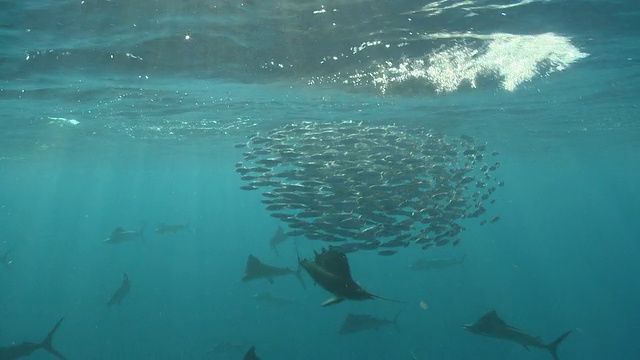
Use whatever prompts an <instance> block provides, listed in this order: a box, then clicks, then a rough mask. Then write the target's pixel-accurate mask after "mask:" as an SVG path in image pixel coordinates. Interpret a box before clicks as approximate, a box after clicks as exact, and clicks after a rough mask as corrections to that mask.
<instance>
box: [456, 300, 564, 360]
mask: <svg viewBox="0 0 640 360" xmlns="http://www.w3.org/2000/svg"><path fill="white" fill-rule="evenodd" d="M464 328H465V329H467V330H469V331H471V332H472V333H474V334H478V335H484V336H491V337H495V338H499V339H504V340H511V341H513V342H516V343H518V344H520V345H522V346H524V348H525V349H527V350H529V346H533V347H537V348H541V349H547V350H548V351H549V352H550V353H551V356H553V358H554V359H555V360H558V359H559V358H558V354H557V351H558V345H560V343H561V342H562V341H563V340H564V339H565V338H566V337H567V336H569V334H571V331H572V330H569V331H567V332H565V333H564V334H562V335H560V336H559V337H558V338H557V339H555V340H554V341H553V342H551V343H549V344H545V343H544V341H542V339H541V338H539V337H537V336H532V335H529V334H527V333H525V332H524V331H522V330H520V329H517V328H514V327H511V326H509V325H507V323H505V322H504V320H502V319H501V318H500V317H499V316H498V313H497V312H496V311H495V310H493V311H489V312H488V313H486V314H485V315H484V316H482V317H481V318H480V319H478V321H476V322H475V323H473V324H468V325H465V326H464Z"/></svg>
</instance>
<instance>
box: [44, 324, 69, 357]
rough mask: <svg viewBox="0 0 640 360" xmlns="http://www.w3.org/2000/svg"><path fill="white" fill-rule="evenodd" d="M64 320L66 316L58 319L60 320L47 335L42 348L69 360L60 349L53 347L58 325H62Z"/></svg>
mask: <svg viewBox="0 0 640 360" xmlns="http://www.w3.org/2000/svg"><path fill="white" fill-rule="evenodd" d="M62 320H64V318H62V319H60V320H58V322H57V323H56V325H55V326H54V327H53V329H51V331H49V334H47V337H45V338H44V340H42V348H43V349H45V350H46V351H48V352H50V353H51V354H53V355H54V356H56V357H57V358H58V359H61V360H67V358H66V357H65V356H64V355H62V354H61V353H60V352H59V351H58V350H56V349H54V348H53V335H55V333H56V331H58V327H60V324H61V323H62Z"/></svg>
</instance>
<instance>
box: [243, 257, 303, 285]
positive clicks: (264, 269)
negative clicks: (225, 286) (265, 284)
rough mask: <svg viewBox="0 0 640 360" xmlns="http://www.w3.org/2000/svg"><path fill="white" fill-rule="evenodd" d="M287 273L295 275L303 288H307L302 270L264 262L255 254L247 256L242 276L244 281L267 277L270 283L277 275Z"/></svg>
mask: <svg viewBox="0 0 640 360" xmlns="http://www.w3.org/2000/svg"><path fill="white" fill-rule="evenodd" d="M286 275H295V277H296V278H297V279H298V281H300V283H301V284H302V287H303V288H305V289H306V288H307V287H306V285H305V283H304V280H303V279H302V275H301V274H300V270H298V271H294V270H291V269H289V268H280V267H275V266H271V265H267V264H264V263H263V262H261V261H260V259H258V258H257V257H255V256H253V255H249V257H248V258H247V265H246V267H245V270H244V275H243V276H242V281H245V282H246V281H251V280H255V279H267V280H269V282H270V283H272V284H273V278H275V277H277V276H286Z"/></svg>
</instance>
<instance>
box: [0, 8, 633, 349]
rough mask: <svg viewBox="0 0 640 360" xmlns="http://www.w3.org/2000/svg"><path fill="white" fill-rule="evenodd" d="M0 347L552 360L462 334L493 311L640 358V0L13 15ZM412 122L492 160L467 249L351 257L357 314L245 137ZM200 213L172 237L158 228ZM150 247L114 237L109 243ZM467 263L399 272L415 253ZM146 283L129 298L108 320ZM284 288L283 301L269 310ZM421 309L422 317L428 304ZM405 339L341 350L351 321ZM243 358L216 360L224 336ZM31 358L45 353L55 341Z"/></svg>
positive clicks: (1, 221)
mask: <svg viewBox="0 0 640 360" xmlns="http://www.w3.org/2000/svg"><path fill="white" fill-rule="evenodd" d="M0 8H1V9H2V10H0V25H1V26H0V130H1V131H0V186H1V188H2V191H1V192H0V231H2V235H1V236H0V255H2V254H4V253H5V251H7V250H13V252H12V253H10V254H9V258H10V260H11V261H12V263H11V264H10V268H6V267H4V266H2V264H0V286H1V290H0V318H1V319H3V321H2V325H1V326H0V346H9V345H11V344H13V343H20V342H22V341H34V342H35V341H40V340H41V339H42V338H43V337H44V336H45V335H46V333H47V332H48V331H49V330H50V329H51V327H52V326H53V325H54V324H55V322H56V321H57V320H58V319H59V318H60V317H62V316H64V317H65V320H64V322H63V323H62V325H61V327H60V329H59V330H58V332H57V333H56V335H55V338H54V346H55V347H56V348H57V349H58V350H60V351H61V352H62V353H63V354H65V355H66V356H67V357H68V358H69V359H241V358H242V356H243V354H244V352H245V351H246V350H245V349H248V348H249V347H250V346H252V345H255V346H256V349H257V350H256V352H257V353H258V355H259V356H260V357H261V358H262V359H531V360H534V359H550V358H551V356H550V355H549V353H548V352H547V351H545V350H542V349H535V348H533V349H531V351H530V352H527V350H525V349H524V348H523V347H522V346H520V345H517V344H515V343H511V342H506V341H501V340H497V339H491V338H488V337H481V336H477V335H474V334H471V333H469V332H467V331H465V330H463V329H462V326H463V325H464V324H468V323H471V322H473V321H475V320H476V319H478V318H479V317H480V316H481V315H483V314H484V313H486V312H488V311H489V310H492V309H495V310H497V311H498V313H499V314H500V315H501V317H502V318H503V319H504V320H505V321H506V322H508V323H509V324H511V325H513V326H516V327H519V328H521V329H524V330H525V331H527V332H528V333H531V334H533V335H536V336H540V337H541V338H542V339H543V340H544V341H545V342H550V341H552V340H553V339H555V338H556V337H557V336H559V335H560V334H561V333H563V332H564V331H566V330H569V329H574V332H573V333H572V334H571V335H570V336H569V337H568V338H567V339H566V340H565V341H564V342H563V343H562V344H561V345H560V348H559V352H558V353H559V356H560V359H562V360H568V359H603V358H608V359H637V358H640V346H638V344H637V341H636V338H637V334H638V333H640V326H639V325H638V324H640V310H639V309H638V306H637V304H638V303H639V302H640V281H639V280H638V278H639V276H638V275H639V274H640V263H639V262H638V261H637V253H638V251H640V245H638V233H639V230H640V227H639V225H638V221H637V219H638V217H639V216H640V205H639V204H640V201H638V200H639V199H640V189H639V187H638V184H639V183H640V170H639V168H638V164H640V122H639V121H638V119H639V115H640V111H639V108H638V106H639V105H640V104H639V103H638V100H637V98H638V93H639V86H638V84H639V83H640V82H639V81H640V62H639V61H640V60H639V59H640V43H639V42H638V38H639V35H640V25H638V17H639V16H640V7H639V6H638V4H637V3H636V2H634V1H628V0H627V1H606V2H605V1H521V2H511V1H502V2H487V1H474V2H464V3H463V2H454V1H442V2H433V3H428V2H423V3H416V2H415V1H386V2H384V1H335V2H332V3H320V2H313V1H304V2H301V1H278V2H267V1H263V2H259V1H249V2H246V3H239V2H230V1H207V2H205V1H185V2H180V3H176V2H173V1H138V2H134V3H130V2H122V1H55V2H53V1H50V2H46V1H20V2H12V1H0ZM348 120H351V121H355V122H363V124H365V125H366V124H373V125H388V124H398V125H403V126H412V127H415V126H419V127H423V128H426V129H431V130H433V131H435V132H438V133H442V134H446V135H447V136H452V137H456V136H459V135H461V134H467V135H472V136H473V137H474V138H475V139H476V141H478V142H486V143H487V144H488V147H489V148H490V149H491V150H498V151H499V152H500V163H501V166H500V168H499V170H497V174H498V175H497V176H499V177H500V179H501V180H504V182H505V186H504V187H503V188H500V189H499V190H498V191H497V192H496V193H495V196H494V199H496V203H495V204H494V205H493V206H492V207H491V212H492V213H495V214H498V215H499V216H500V218H501V220H500V221H498V222H496V223H493V224H487V225H484V226H479V225H478V224H477V223H471V222H469V223H465V227H466V231H464V232H463V233H462V235H461V240H462V241H461V243H460V245H459V246H457V247H452V246H446V247H442V248H436V249H433V248H431V249H428V250H425V251H422V250H421V249H420V247H413V246H411V247H408V248H406V249H401V251H400V252H399V253H398V254H396V255H394V256H389V257H382V256H379V255H377V254H376V252H367V251H359V252H356V253H352V254H349V260H350V263H351V268H352V273H353V276H354V278H355V279H356V281H358V282H359V283H361V284H362V286H363V287H365V288H366V289H368V290H370V291H371V292H373V293H375V294H379V295H381V296H385V297H389V298H394V299H399V300H402V301H405V302H406V303H405V304H401V305H399V304H396V303H392V302H385V301H383V300H374V301H366V302H354V301H345V302H344V303H341V304H338V305H335V306H332V307H327V308H323V307H320V304H321V303H322V302H323V301H325V300H326V299H327V298H328V297H329V294H328V293H327V292H326V291H324V290H323V289H322V288H320V287H319V286H312V285H310V284H311V279H310V278H309V277H308V276H307V275H306V274H304V276H305V281H306V282H307V285H308V290H307V291H304V290H303V289H302V288H301V287H300V285H299V283H298V282H297V280H296V279H295V278H293V277H287V278H278V279H276V280H275V282H274V284H269V282H267V281H254V282H248V283H243V282H241V281H240V278H241V276H242V274H243V271H244V267H245V262H246V258H247V256H248V254H253V255H255V256H257V257H259V258H260V259H261V260H263V261H265V262H266V263H269V264H274V265H278V266H288V267H291V268H294V267H295V266H296V253H295V251H296V250H295V247H294V244H293V242H292V241H288V242H287V243H285V244H282V245H281V246H280V248H279V255H278V254H276V253H275V252H274V251H273V250H272V249H271V248H270V247H269V239H270V238H271V237H272V236H273V234H274V232H275V230H276V229H277V227H278V225H280V224H282V223H281V222H279V221H278V220H277V219H275V218H273V217H271V216H270V214H269V212H268V211H267V210H265V208H264V205H263V204H262V203H261V202H260V200H262V199H263V198H262V197H261V195H260V191H258V192H252V191H243V190H241V189H240V186H242V185H245V184H246V183H245V182H243V181H241V180H240V177H239V176H238V174H237V173H236V172H235V171H234V164H235V163H236V162H238V161H242V160H243V155H242V153H243V151H244V150H243V149H238V148H235V147H234V145H235V144H237V143H242V142H245V141H246V139H247V136H251V135H253V134H256V133H266V132H268V131H271V130H272V129H276V128H280V127H282V126H283V125H285V124H288V123H296V122H300V121H311V122H325V121H348ZM161 223H166V224H186V223H188V224H189V228H190V231H186V232H179V233H176V234H168V235H160V234H156V233H155V232H154V229H155V228H156V227H157V225H158V224H161ZM143 224H146V225H144V228H145V236H144V238H143V239H136V240H135V241H133V242H131V243H124V244H117V245H107V244H104V243H103V241H104V240H105V239H106V238H108V237H109V236H110V235H111V233H112V231H113V230H114V228H116V227H119V226H121V227H123V228H125V229H127V230H138V229H139V228H141V227H142V226H143ZM295 242H296V244H297V247H298V250H299V252H300V255H301V256H302V257H307V258H308V257H311V256H312V254H313V250H318V249H320V248H321V247H322V246H323V245H324V244H322V243H319V242H317V241H311V240H308V239H306V238H304V237H300V238H297V239H296V241H295ZM461 255H465V256H466V258H465V262H464V266H453V267H449V268H444V269H438V270H433V271H429V272H412V271H409V269H408V267H409V264H410V263H412V262H413V261H415V260H418V259H422V258H441V257H457V256H461ZM123 272H126V273H127V274H129V276H130V277H131V281H132V288H131V292H130V294H129V295H128V296H127V297H126V298H125V299H124V300H123V302H122V305H121V306H119V307H116V308H112V309H111V310H109V309H108V308H107V306H106V303H107V301H108V300H109V297H110V296H111V294H112V293H113V292H114V291H115V289H117V287H118V286H119V285H120V282H121V280H122V273H123ZM266 291H269V292H270V293H271V294H272V295H274V296H278V297H281V298H283V299H287V300H290V302H289V303H287V304H285V305H276V304H271V303H268V302H261V301H257V300H256V299H255V298H254V297H253V295H255V294H260V293H264V292H266ZM421 302H424V303H425V304H427V309H423V308H422V307H421V306H420V304H421ZM401 308H402V309H404V310H403V312H402V313H401V315H400V317H399V319H398V330H396V329H395V328H394V327H393V326H390V327H383V328H380V329H379V330H378V331H376V330H370V331H366V332H361V333H357V334H351V335H340V334H338V330H339V329H340V326H341V325H342V322H343V320H344V318H345V316H346V314H348V313H349V312H352V313H368V314H372V315H374V316H376V317H380V318H387V319H391V318H393V316H394V315H395V314H396V313H397V311H398V310H399V309H401ZM225 341H226V342H231V343H237V344H240V346H238V349H234V350H230V351H225V352H215V353H209V354H207V351H209V350H212V349H214V348H215V345H216V344H218V343H220V342H225ZM31 358H33V359H48V358H52V357H51V356H50V355H49V354H47V353H46V352H44V351H38V352H36V353H34V354H33V355H32V357H31Z"/></svg>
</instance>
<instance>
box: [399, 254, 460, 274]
mask: <svg viewBox="0 0 640 360" xmlns="http://www.w3.org/2000/svg"><path fill="white" fill-rule="evenodd" d="M465 258H466V255H465V256H462V257H460V258H440V259H420V260H416V261H414V262H413V263H412V264H411V265H409V270H413V271H429V270H435V269H442V268H446V267H451V266H455V265H462V266H464V259H465Z"/></svg>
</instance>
